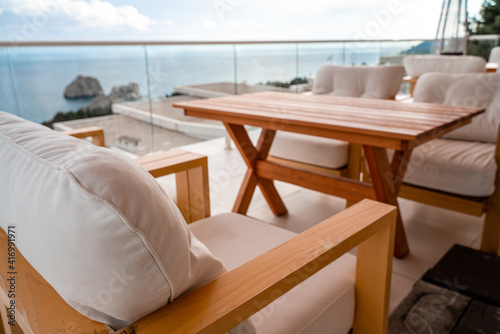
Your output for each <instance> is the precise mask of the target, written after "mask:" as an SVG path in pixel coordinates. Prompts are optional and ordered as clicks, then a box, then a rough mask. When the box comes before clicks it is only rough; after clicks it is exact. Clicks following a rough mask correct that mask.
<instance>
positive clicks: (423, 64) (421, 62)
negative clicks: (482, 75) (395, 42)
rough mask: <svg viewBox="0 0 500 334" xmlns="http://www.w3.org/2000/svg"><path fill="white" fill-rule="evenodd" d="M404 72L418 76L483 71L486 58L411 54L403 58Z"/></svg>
mask: <svg viewBox="0 0 500 334" xmlns="http://www.w3.org/2000/svg"><path fill="white" fill-rule="evenodd" d="M403 65H404V67H405V70H406V73H407V74H408V75H410V76H412V77H419V76H421V75H422V74H424V73H428V72H446V73H470V72H476V73H477V72H484V71H485V67H486V60H484V59H483V58H481V57H478V56H441V55H412V56H406V57H404V58H403Z"/></svg>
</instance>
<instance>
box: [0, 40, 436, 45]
mask: <svg viewBox="0 0 500 334" xmlns="http://www.w3.org/2000/svg"><path fill="white" fill-rule="evenodd" d="M429 40H433V39H429V38H420V39H419V38H414V39H370V40H363V39H343V40H280V41H271V40H269V41H257V40H256V41H0V47H38V46H40V47H51V46H134V45H138V46H144V45H224V44H227V45H234V44H236V45H238V44H314V43H388V42H418V41H429Z"/></svg>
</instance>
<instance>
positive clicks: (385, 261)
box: [353, 217, 396, 334]
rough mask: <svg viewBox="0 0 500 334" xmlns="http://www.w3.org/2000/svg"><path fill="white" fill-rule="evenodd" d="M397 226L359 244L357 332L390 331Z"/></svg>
mask: <svg viewBox="0 0 500 334" xmlns="http://www.w3.org/2000/svg"><path fill="white" fill-rule="evenodd" d="M393 219H394V217H393ZM395 230H396V229H395V225H394V224H392V225H390V226H387V227H385V228H384V229H383V230H381V231H380V232H379V233H377V235H374V236H373V237H372V238H370V239H367V240H366V241H364V242H363V243H361V244H360V245H358V249H357V253H356V257H357V261H356V302H355V304H356V312H355V318H354V324H353V332H354V334H357V333H373V334H376V333H378V334H383V333H387V326H388V314H389V294H390V290H391V273H392V256H393V254H394V237H395ZM382 245H383V246H382ZM386 245H390V246H389V247H386Z"/></svg>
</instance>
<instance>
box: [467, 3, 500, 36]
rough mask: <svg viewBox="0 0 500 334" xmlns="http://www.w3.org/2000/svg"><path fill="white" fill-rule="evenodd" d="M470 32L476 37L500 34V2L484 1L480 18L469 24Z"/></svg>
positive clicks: (475, 18)
mask: <svg viewBox="0 0 500 334" xmlns="http://www.w3.org/2000/svg"><path fill="white" fill-rule="evenodd" d="M469 31H470V32H471V34H474V35H487V34H500V2H498V3H497V2H496V1H493V0H484V2H483V5H482V8H481V11H480V12H479V17H474V18H473V19H472V20H471V22H470V24H469Z"/></svg>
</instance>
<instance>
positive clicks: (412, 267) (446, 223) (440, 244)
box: [159, 131, 482, 311]
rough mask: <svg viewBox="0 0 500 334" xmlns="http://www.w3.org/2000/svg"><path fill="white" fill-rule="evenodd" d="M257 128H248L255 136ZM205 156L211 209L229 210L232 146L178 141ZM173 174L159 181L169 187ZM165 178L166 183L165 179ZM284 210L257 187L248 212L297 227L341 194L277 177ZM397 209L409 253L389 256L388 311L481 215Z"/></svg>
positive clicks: (235, 186) (474, 239)
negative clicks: (270, 203) (273, 205)
mask: <svg viewBox="0 0 500 334" xmlns="http://www.w3.org/2000/svg"><path fill="white" fill-rule="evenodd" d="M258 134H259V132H258V131H257V132H256V131H252V132H251V136H252V137H253V138H256V137H257V136H258ZM182 148H184V149H186V150H189V151H192V152H198V153H202V154H205V155H207V156H208V164H209V174H210V196H211V198H210V200H211V209H212V215H215V214H218V213H223V212H230V211H231V209H232V206H233V203H234V200H235V199H236V194H237V193H238V190H239V187H240V185H241V181H242V179H243V175H244V173H245V171H246V166H245V164H244V162H243V159H242V158H241V157H240V154H239V152H238V150H237V149H235V148H234V145H233V149H225V139H224V138H219V139H215V140H210V141H205V142H200V143H195V144H191V145H188V146H184V147H182ZM171 180H172V178H168V177H167V179H160V180H159V181H160V183H162V184H163V185H165V186H166V187H168V188H170V191H169V192H171V191H172V190H173V185H172V182H170V181H171ZM167 184H168V185H167ZM276 187H277V189H278V192H279V193H280V195H281V196H282V198H283V201H284V202H285V205H286V206H287V208H288V214H286V215H284V216H281V217H276V216H274V215H273V213H272V212H271V210H270V209H269V207H268V205H267V203H266V201H265V199H264V197H263V196H262V194H261V193H260V190H259V189H258V188H257V190H256V193H255V195H254V198H253V199H252V202H251V205H250V209H249V211H248V215H249V216H251V217H255V218H258V219H260V220H263V221H266V222H269V223H271V224H275V225H278V226H282V227H284V228H286V229H289V230H292V231H295V232H301V231H304V230H306V229H307V228H308V227H310V226H313V225H314V224H317V223H319V222H321V221H322V220H324V219H326V218H328V217H330V216H332V215H334V214H336V213H338V212H340V211H341V210H343V209H344V208H345V200H344V199H341V198H338V197H334V196H330V195H325V194H322V193H319V192H315V191H311V190H308V189H304V188H301V187H297V186H294V185H290V184H286V183H282V182H276ZM399 203H400V206H401V213H402V217H403V221H404V225H405V229H406V233H407V237H408V242H409V246H410V252H411V253H410V255H408V256H407V257H406V258H404V259H402V260H399V259H394V262H393V274H392V286H391V302H390V311H392V310H393V309H394V308H395V307H396V306H397V305H398V304H399V302H400V301H401V300H402V299H403V298H404V296H405V295H406V294H407V293H408V292H409V290H410V288H411V286H412V284H413V283H414V282H415V281H416V280H418V279H419V278H420V277H421V276H422V275H423V274H424V273H425V271H426V270H427V269H429V268H430V267H432V266H433V265H434V264H435V263H436V262H437V261H438V260H439V259H440V258H441V256H442V255H443V254H444V253H445V252H446V251H447V250H448V249H449V248H450V247H451V246H452V245H453V244H454V243H458V244H462V245H466V246H472V247H475V248H477V247H478V245H479V240H480V235H481V228H482V218H476V217H472V216H468V215H464V214H459V213H456V212H452V211H448V210H444V209H439V208H435V207H431V206H428V205H424V204H420V203H416V202H412V201H408V200H404V199H400V200H399Z"/></svg>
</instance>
